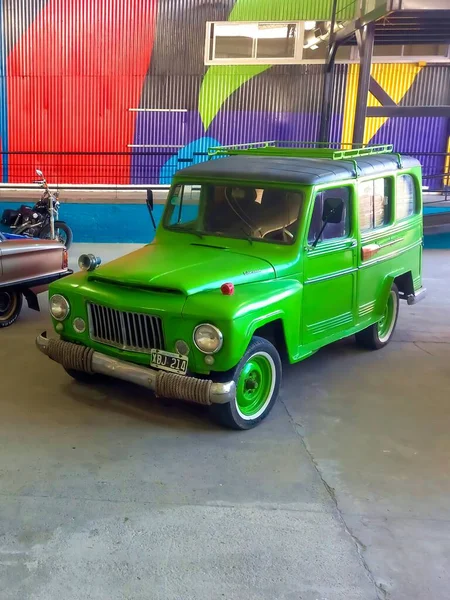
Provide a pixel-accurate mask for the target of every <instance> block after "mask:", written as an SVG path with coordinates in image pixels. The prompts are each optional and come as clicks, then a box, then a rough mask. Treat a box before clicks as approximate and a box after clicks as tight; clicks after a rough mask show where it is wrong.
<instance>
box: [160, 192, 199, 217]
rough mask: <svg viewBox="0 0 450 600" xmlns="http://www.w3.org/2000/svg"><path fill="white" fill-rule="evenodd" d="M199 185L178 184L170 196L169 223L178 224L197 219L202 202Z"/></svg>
mask: <svg viewBox="0 0 450 600" xmlns="http://www.w3.org/2000/svg"><path fill="white" fill-rule="evenodd" d="M200 191H201V188H200V187H199V186H193V185H177V187H176V188H175V189H174V190H173V192H172V197H171V198H170V210H171V213H170V218H169V221H168V223H167V224H168V225H177V224H183V223H190V222H193V221H196V219H197V217H198V212H199V204H200Z"/></svg>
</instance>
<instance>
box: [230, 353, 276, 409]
mask: <svg viewBox="0 0 450 600" xmlns="http://www.w3.org/2000/svg"><path fill="white" fill-rule="evenodd" d="M274 385H275V364H274V362H273V360H272V357H271V356H270V355H269V354H267V353H266V352H259V353H257V354H254V355H253V356H251V357H250V358H249V359H248V361H247V362H246V363H245V365H244V367H243V369H242V371H241V373H240V375H239V379H238V381H237V386H236V404H237V409H238V412H239V413H240V415H241V417H242V418H244V419H255V418H256V417H258V416H259V415H260V414H261V413H262V412H264V410H265V408H266V407H267V405H268V404H269V402H270V399H271V397H272V394H273V389H274Z"/></svg>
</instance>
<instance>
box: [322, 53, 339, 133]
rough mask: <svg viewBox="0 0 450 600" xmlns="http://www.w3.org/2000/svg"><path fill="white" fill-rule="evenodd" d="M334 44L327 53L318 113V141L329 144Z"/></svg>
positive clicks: (334, 55) (334, 56)
mask: <svg viewBox="0 0 450 600" xmlns="http://www.w3.org/2000/svg"><path fill="white" fill-rule="evenodd" d="M336 50H337V47H336V44H333V45H332V47H330V49H329V51H328V56H327V62H326V65H325V73H324V79H323V90H322V111H321V113H320V130H319V141H320V142H329V141H330V134H331V115H332V111H333V91H334V67H335V58H336Z"/></svg>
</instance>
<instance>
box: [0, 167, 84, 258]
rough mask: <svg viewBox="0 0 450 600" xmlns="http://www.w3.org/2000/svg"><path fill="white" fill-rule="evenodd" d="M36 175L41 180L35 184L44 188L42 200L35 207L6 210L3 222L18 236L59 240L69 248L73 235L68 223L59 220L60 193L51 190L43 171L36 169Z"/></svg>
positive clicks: (23, 205) (24, 206)
mask: <svg viewBox="0 0 450 600" xmlns="http://www.w3.org/2000/svg"><path fill="white" fill-rule="evenodd" d="M36 174H37V175H38V177H40V179H38V180H37V181H35V182H34V183H38V184H39V185H40V187H42V188H44V192H43V194H42V196H41V199H40V200H39V201H38V202H36V204H35V205H34V206H33V207H31V206H27V205H25V204H22V206H21V207H20V209H19V210H10V209H7V210H5V211H4V212H3V215H2V220H1V222H2V223H3V224H4V225H8V227H10V228H11V230H12V231H13V232H14V233H15V234H17V235H24V236H27V237H38V238H41V239H47V240H59V241H60V242H61V243H62V244H64V246H65V247H66V248H69V247H70V245H71V244H72V240H73V233H72V230H71V229H70V227H69V226H68V225H67V223H65V222H64V221H60V220H59V219H58V217H59V206H60V203H59V200H58V197H59V193H58V192H52V191H51V190H50V188H49V186H48V183H47V181H46V179H45V177H44V174H43V173H42V171H40V170H39V169H36Z"/></svg>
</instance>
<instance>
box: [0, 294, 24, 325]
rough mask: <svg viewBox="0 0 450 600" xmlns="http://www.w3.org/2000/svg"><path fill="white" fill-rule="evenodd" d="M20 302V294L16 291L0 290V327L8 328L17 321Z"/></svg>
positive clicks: (20, 308)
mask: <svg viewBox="0 0 450 600" xmlns="http://www.w3.org/2000/svg"><path fill="white" fill-rule="evenodd" d="M22 300H23V297H22V294H21V292H18V291H17V290H0V327H8V326H9V325H12V324H13V323H14V321H17V318H18V316H19V315H20V311H21V310H22Z"/></svg>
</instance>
